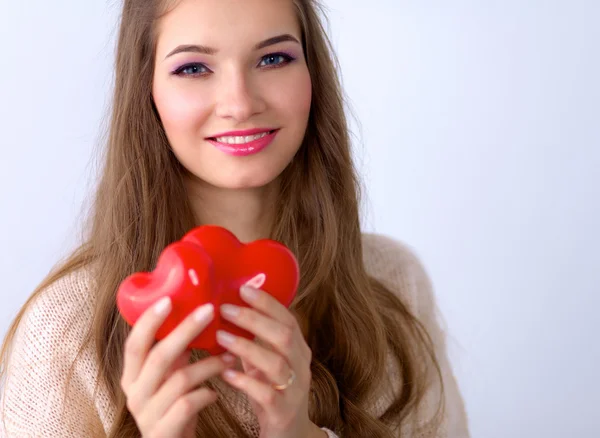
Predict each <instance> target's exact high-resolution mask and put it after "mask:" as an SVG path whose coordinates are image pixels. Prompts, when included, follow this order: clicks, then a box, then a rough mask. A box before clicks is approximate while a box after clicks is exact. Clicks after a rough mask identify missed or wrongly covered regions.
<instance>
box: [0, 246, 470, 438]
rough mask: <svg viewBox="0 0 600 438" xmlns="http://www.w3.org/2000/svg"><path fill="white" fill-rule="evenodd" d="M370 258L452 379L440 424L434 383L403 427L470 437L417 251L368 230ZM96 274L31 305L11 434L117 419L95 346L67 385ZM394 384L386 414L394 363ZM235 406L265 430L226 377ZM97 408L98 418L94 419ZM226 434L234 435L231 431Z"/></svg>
mask: <svg viewBox="0 0 600 438" xmlns="http://www.w3.org/2000/svg"><path fill="white" fill-rule="evenodd" d="M363 242H364V261H365V264H366V268H367V270H368V272H369V273H370V274H371V275H372V276H374V277H376V278H377V279H379V280H380V281H382V282H383V283H384V284H385V285H386V286H388V287H389V288H390V289H391V290H393V291H394V292H396V293H397V294H398V295H399V297H400V298H401V299H402V300H403V301H404V302H405V303H406V304H407V305H408V306H409V308H410V309H411V310H412V312H413V313H414V314H415V315H416V316H417V317H418V318H419V319H420V320H421V322H422V323H423V324H424V325H425V327H426V328H427V329H428V331H429V333H430V335H431V337H432V339H433V341H434V343H435V346H436V351H437V354H438V360H439V362H440V365H441V369H442V373H443V378H444V385H445V405H446V409H445V414H444V419H443V423H442V427H441V429H440V430H438V431H431V430H427V428H423V427H420V425H422V424H425V423H426V421H427V420H428V419H429V418H430V417H431V415H432V414H433V412H434V411H435V408H436V407H437V403H438V401H439V399H440V390H439V387H438V386H434V387H431V388H430V390H429V392H428V394H427V396H426V398H425V400H424V402H423V403H422V405H421V406H419V408H418V410H416V411H415V412H414V415H412V417H413V418H412V421H411V424H409V425H408V427H406V428H405V429H404V430H403V432H402V437H406V438H408V437H410V438H425V437H427V438H430V437H431V438H434V437H435V438H442V437H444V438H464V437H468V436H469V434H468V430H467V420H466V414H465V411H464V406H463V401H462V399H461V396H460V393H459V391H458V388H457V384H456V381H455V379H454V376H453V374H452V370H451V367H450V365H449V363H448V358H447V353H446V347H445V340H444V338H445V337H444V334H443V331H442V330H441V328H440V325H439V322H438V321H437V317H436V306H435V301H434V297H433V293H432V289H431V285H430V282H429V279H428V277H427V275H426V273H425V271H424V269H423V267H422V265H421V264H420V262H419V260H418V259H417V258H416V257H415V255H414V254H413V253H412V252H411V251H410V250H409V249H408V248H407V247H406V246H405V245H403V244H401V243H399V242H396V241H394V240H391V239H389V238H386V237H383V236H378V235H374V234H365V235H364V238H363ZM89 284H90V278H89V274H87V273H86V271H84V270H82V271H79V272H76V273H73V274H71V275H69V276H67V277H65V278H63V279H61V280H59V281H58V282H56V283H55V284H53V285H51V286H50V287H49V288H48V289H47V290H45V291H44V292H43V294H42V296H41V297H40V298H39V299H37V300H36V301H35V303H34V304H33V305H32V306H31V307H30V308H29V310H28V311H27V314H26V316H25V317H24V319H23V320H22V323H21V325H20V327H19V330H18V332H17V336H16V337H15V340H14V342H13V344H12V351H11V354H10V357H9V361H8V364H7V375H6V380H5V382H3V383H4V388H3V394H2V405H3V406H2V407H3V412H4V416H3V417H4V418H3V419H4V422H3V427H4V429H3V428H2V426H0V431H3V433H2V434H0V436H7V437H19V438H21V437H23V438H24V437H61V438H83V437H101V436H105V435H106V431H107V430H108V429H109V427H110V425H111V424H112V422H113V421H114V418H115V412H114V408H113V406H111V403H110V401H109V397H108V396H107V394H106V392H105V391H103V390H102V388H100V390H99V391H98V392H97V393H96V394H95V395H94V388H95V383H96V381H95V376H96V372H97V369H98V368H97V363H96V360H95V357H94V352H93V350H92V349H91V348H92V347H90V348H89V349H86V350H84V353H83V355H82V356H80V358H79V359H78V360H77V363H76V366H75V371H74V375H73V377H72V382H71V385H70V386H69V391H68V395H67V397H66V399H65V397H64V395H63V394H64V390H65V382H66V378H67V373H68V370H69V366H70V365H71V363H72V362H73V360H74V359H75V356H76V353H77V350H78V347H79V346H80V345H81V340H82V336H83V333H84V331H85V329H86V328H87V325H88V323H89V322H90V316H91V314H92V307H91V304H90V298H89V296H90V295H89V294H90V287H89ZM389 376H390V378H391V379H392V381H393V382H394V385H382V386H383V387H385V388H387V389H384V390H383V391H382V393H381V395H380V397H379V398H378V400H377V401H376V402H375V403H374V405H373V406H372V407H371V409H372V412H373V413H374V414H378V413H382V412H383V411H384V410H385V408H386V406H387V405H388V403H389V399H390V397H391V396H392V395H393V393H392V391H393V388H391V387H392V386H395V387H397V386H398V385H399V384H400V378H399V376H398V373H397V370H396V369H395V367H393V366H391V365H390V373H389ZM217 389H218V391H219V392H220V393H221V395H222V396H223V397H225V398H226V400H228V402H229V405H230V406H231V410H232V412H233V413H234V414H235V415H236V416H237V418H238V420H239V421H240V423H241V424H242V426H243V427H244V428H245V430H246V431H247V432H249V433H250V435H251V436H255V437H258V436H259V430H258V424H257V422H256V418H255V417H254V415H253V413H252V410H251V408H250V405H249V404H248V400H247V399H246V397H245V396H244V395H243V394H241V393H239V392H235V391H234V390H233V389H231V388H229V387H227V386H226V385H225V384H222V385H219V387H218V388H217ZM90 413H91V418H90ZM223 436H230V435H229V434H228V433H227V431H225V430H224V433H223Z"/></svg>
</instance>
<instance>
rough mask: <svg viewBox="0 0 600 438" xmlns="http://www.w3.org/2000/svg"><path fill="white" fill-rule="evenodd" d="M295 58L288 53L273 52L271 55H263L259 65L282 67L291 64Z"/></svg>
mask: <svg viewBox="0 0 600 438" xmlns="http://www.w3.org/2000/svg"><path fill="white" fill-rule="evenodd" d="M293 60H294V58H292V57H291V56H290V55H286V54H285V53H271V54H269V55H266V56H263V57H262V59H261V61H260V64H258V65H259V67H280V66H282V65H286V64H289V63H290V62H292V61H293Z"/></svg>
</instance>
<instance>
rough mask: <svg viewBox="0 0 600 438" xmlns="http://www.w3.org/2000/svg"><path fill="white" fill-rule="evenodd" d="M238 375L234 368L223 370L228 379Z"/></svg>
mask: <svg viewBox="0 0 600 438" xmlns="http://www.w3.org/2000/svg"><path fill="white" fill-rule="evenodd" d="M236 376H237V373H236V372H235V371H233V370H225V371H223V377H225V378H226V379H230V380H233V379H235V378H236Z"/></svg>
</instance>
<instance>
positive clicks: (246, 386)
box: [223, 369, 281, 411]
mask: <svg viewBox="0 0 600 438" xmlns="http://www.w3.org/2000/svg"><path fill="white" fill-rule="evenodd" d="M223 379H224V380H225V381H226V382H227V383H229V384H230V385H231V386H233V387H234V388H237V389H239V390H240V391H243V392H244V393H246V394H247V395H248V397H250V398H251V399H253V400H254V401H255V402H256V403H258V404H259V405H260V406H261V407H262V408H263V409H264V410H265V411H271V410H272V409H273V408H274V407H275V406H276V405H277V403H278V401H279V400H280V397H281V392H280V391H277V390H275V389H274V388H273V387H272V386H271V385H270V384H268V383H265V382H261V381H259V380H257V379H255V378H253V377H250V376H248V375H246V374H244V373H240V372H238V371H235V370H231V369H228V370H226V371H224V372H223Z"/></svg>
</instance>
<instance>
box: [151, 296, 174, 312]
mask: <svg viewBox="0 0 600 438" xmlns="http://www.w3.org/2000/svg"><path fill="white" fill-rule="evenodd" d="M169 310H171V298H169V297H164V298H161V299H160V300H158V302H157V303H156V304H155V305H154V312H155V313H156V314H157V315H164V314H165V313H167V312H168V311H169Z"/></svg>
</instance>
